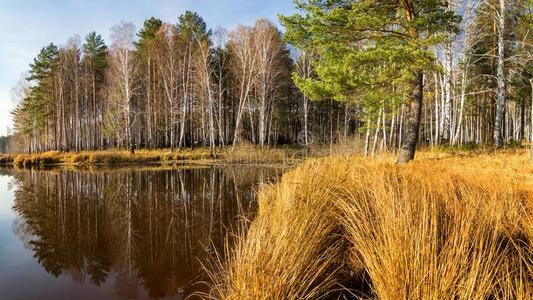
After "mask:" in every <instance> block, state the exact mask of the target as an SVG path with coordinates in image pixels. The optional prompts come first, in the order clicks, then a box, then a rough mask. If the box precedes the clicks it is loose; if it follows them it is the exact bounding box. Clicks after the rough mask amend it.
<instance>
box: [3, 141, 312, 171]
mask: <svg viewBox="0 0 533 300" xmlns="http://www.w3.org/2000/svg"><path fill="white" fill-rule="evenodd" d="M301 157H302V154H301V151H299V150H298V149H289V148H260V147H255V146H252V145H241V146H237V147H234V148H232V147H226V148H217V150H216V152H215V154H214V155H212V153H211V151H210V149H209V148H195V149H180V150H174V151H170V150H169V149H163V150H145V149H143V150H136V151H135V153H134V154H132V153H130V152H129V151H125V150H104V151H81V152H77V153H75V152H59V151H49V152H43V153H34V154H0V165H13V166H14V167H19V168H23V167H39V166H54V165H58V166H93V165H116V164H192V163H201V164H242V163H247V164H269V163H294V162H296V161H298V160H299V159H300V158H301Z"/></svg>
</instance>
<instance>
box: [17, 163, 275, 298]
mask: <svg viewBox="0 0 533 300" xmlns="http://www.w3.org/2000/svg"><path fill="white" fill-rule="evenodd" d="M10 173H11V174H12V175H13V176H14V177H15V178H16V181H17V184H16V187H15V202H14V203H15V204H14V208H13V209H14V210H15V211H16V212H17V214H18V216H17V219H16V220H15V221H14V223H13V230H14V231H15V233H16V234H17V236H18V237H19V238H20V239H21V240H22V241H23V242H24V245H25V247H26V248H28V249H30V250H31V251H32V252H33V254H34V257H35V259H36V260H37V261H38V263H39V264H40V265H41V266H42V267H44V269H45V270H46V271H47V272H48V273H50V274H52V275H54V276H56V277H57V276H59V275H68V276H69V277H70V278H71V279H72V280H74V281H75V282H78V283H81V284H83V283H85V282H86V281H90V282H91V283H92V284H94V285H95V286H99V287H102V286H108V285H104V283H105V282H106V281H108V280H111V281H113V282H114V283H113V285H112V286H111V288H112V289H113V291H112V294H113V295H114V297H117V298H128V299H132V298H133V299H135V298H145V297H146V296H148V297H150V298H162V297H167V296H177V297H178V299H179V298H181V297H184V296H187V295H189V294H190V293H191V292H193V291H196V290H197V289H198V285H193V283H195V282H197V281H199V280H201V279H202V272H201V270H200V264H201V262H203V261H205V259H206V258H207V257H208V256H209V255H210V254H212V252H213V251H214V250H215V249H213V248H218V249H217V250H221V248H222V245H223V242H224V238H225V237H226V233H227V229H228V228H230V227H231V226H233V225H235V224H236V222H237V220H238V216H239V215H242V214H245V215H246V214H253V212H254V211H255V207H256V202H255V188H254V187H256V185H257V184H259V183H261V182H265V181H269V180H272V179H273V178H274V177H275V176H276V175H277V174H279V170H277V169H272V168H259V169H258V168H242V167H240V168H237V167H234V168H218V167H209V168H196V169H194V168H193V169H162V168H152V169H122V170H114V171H77V170H50V171H35V170H27V171H10ZM57 292H58V293H60V292H59V291H57ZM50 296H54V295H50Z"/></svg>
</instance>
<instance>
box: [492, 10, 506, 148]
mask: <svg viewBox="0 0 533 300" xmlns="http://www.w3.org/2000/svg"><path fill="white" fill-rule="evenodd" d="M499 2H500V12H499V16H498V67H497V75H496V76H497V79H498V98H497V101H496V116H495V118H494V146H495V147H497V148H501V147H503V132H502V131H503V130H502V125H503V122H504V115H505V74H504V68H505V57H504V55H505V52H504V46H505V45H504V34H505V13H506V11H505V0H499Z"/></svg>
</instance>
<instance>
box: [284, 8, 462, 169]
mask: <svg viewBox="0 0 533 300" xmlns="http://www.w3.org/2000/svg"><path fill="white" fill-rule="evenodd" d="M295 3H296V5H297V7H298V8H299V9H300V10H301V11H302V12H303V14H295V15H293V16H282V17H281V21H282V23H283V25H284V26H285V27H286V29H287V33H286V37H287V40H288V41H289V42H291V43H293V44H294V45H295V46H297V47H299V48H302V49H306V50H307V49H308V50H310V51H311V50H313V51H316V52H317V54H318V55H319V59H318V60H317V62H316V63H315V66H314V67H315V70H316V73H317V77H318V78H316V79H315V78H299V77H298V75H295V81H296V84H297V86H298V87H300V88H301V89H302V90H303V92H304V93H306V94H307V95H309V96H310V97H311V98H314V99H317V98H320V97H331V98H333V99H335V100H340V101H347V100H353V99H359V100H360V101H361V103H362V104H364V105H365V106H366V107H367V108H368V109H371V108H372V107H374V108H375V106H376V105H380V106H381V105H382V103H381V102H388V103H390V102H391V101H395V100H401V101H405V102H407V103H408V104H409V105H408V107H409V111H410V117H409V120H408V124H407V131H406V134H405V137H404V139H403V141H404V143H403V145H402V152H401V154H400V158H399V160H398V162H399V163H406V162H408V161H409V160H412V159H413V158H414V153H415V148H416V145H417V142H418V135H419V127H420V120H421V109H422V99H423V86H424V73H425V72H426V71H427V70H430V69H432V68H434V61H435V58H434V55H433V52H432V51H431V49H430V47H431V46H433V45H435V44H437V43H439V42H442V41H443V39H444V37H445V34H446V33H447V32H450V31H455V30H456V24H457V22H458V21H459V17H457V16H456V15H455V14H454V13H453V12H451V11H450V10H448V8H447V6H446V1H442V0H411V1H390V0H366V1H351V0H336V1H331V0H309V1H299V0H297V1H295Z"/></svg>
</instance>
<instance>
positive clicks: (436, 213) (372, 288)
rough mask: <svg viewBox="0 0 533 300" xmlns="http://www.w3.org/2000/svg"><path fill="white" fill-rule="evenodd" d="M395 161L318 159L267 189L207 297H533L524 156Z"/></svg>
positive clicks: (531, 221)
mask: <svg viewBox="0 0 533 300" xmlns="http://www.w3.org/2000/svg"><path fill="white" fill-rule="evenodd" d="M394 161H395V156H393V155H383V156H379V157H377V158H376V159H373V160H364V159H361V158H360V157H354V156H336V157H328V158H323V159H314V160H310V161H308V162H306V163H304V164H303V165H301V166H299V167H297V168H295V169H294V170H292V171H289V172H288V173H286V174H285V175H284V176H283V178H282V180H281V182H280V183H279V184H276V185H273V186H270V187H266V188H263V189H262V190H261V192H260V196H259V206H260V209H259V214H258V216H257V218H256V219H255V220H254V221H253V222H252V223H251V225H250V229H249V230H243V231H242V232H241V233H240V234H239V235H238V237H237V239H236V242H235V246H234V249H233V250H228V251H229V254H228V255H227V258H226V259H225V260H220V261H219V262H218V264H215V265H214V266H217V268H218V269H220V270H222V271H220V272H219V271H213V272H212V273H211V274H212V280H213V282H214V283H213V286H212V289H211V293H210V294H209V295H207V296H206V298H216V299H319V298H326V297H332V296H334V297H339V294H344V295H348V296H350V297H353V296H356V297H359V298H377V299H532V298H533V278H532V274H533V252H532V251H533V244H532V243H533V165H532V164H530V163H529V162H528V155H527V154H526V152H525V151H520V150H516V151H512V152H509V151H507V152H505V151H504V152H498V153H493V154H480V155H477V156H472V155H469V154H466V153H465V154H461V155H451V154H449V153H437V154H435V153H429V152H423V153H420V154H419V155H418V156H417V160H416V161H414V162H412V163H410V164H407V165H395V164H394ZM230 248H231V247H228V249H230ZM215 269H216V268H215ZM362 281H366V284H361V282H362ZM365 286H366V287H365Z"/></svg>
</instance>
